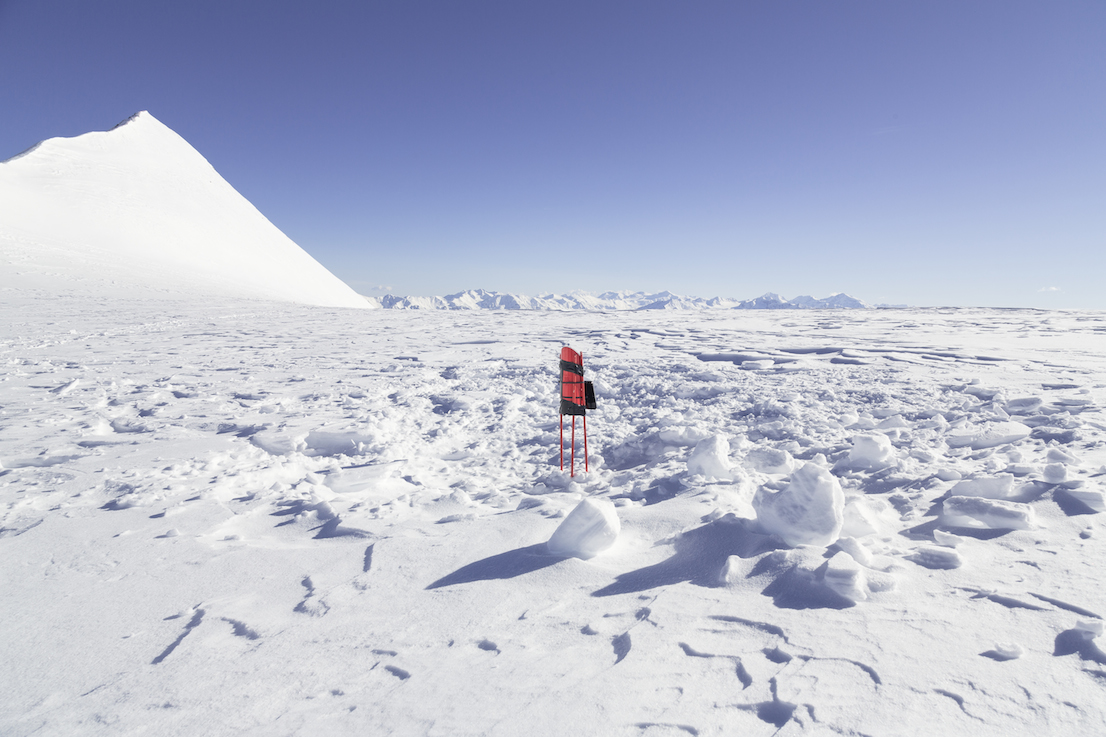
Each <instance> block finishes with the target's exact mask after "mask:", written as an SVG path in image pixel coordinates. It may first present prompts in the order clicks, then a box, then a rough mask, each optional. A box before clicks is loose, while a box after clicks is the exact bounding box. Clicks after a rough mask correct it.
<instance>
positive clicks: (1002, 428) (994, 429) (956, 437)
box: [945, 421, 1032, 450]
mask: <svg viewBox="0 0 1106 737" xmlns="http://www.w3.org/2000/svg"><path fill="white" fill-rule="evenodd" d="M1030 432H1032V430H1030V428H1029V426H1028V425H1023V424H1022V423H1020V422H1012V421H1011V422H989V423H987V424H986V425H983V426H981V427H968V428H958V429H956V430H953V431H952V432H950V433H949V434H948V435H946V436H945V442H946V443H948V444H949V447H950V448H963V447H965V446H968V447H971V449H972V450H983V449H984V448H994V447H996V446H999V445H1006V444H1007V443H1016V442H1018V441H1019V440H1024V439H1025V438H1028V437H1029V433H1030Z"/></svg>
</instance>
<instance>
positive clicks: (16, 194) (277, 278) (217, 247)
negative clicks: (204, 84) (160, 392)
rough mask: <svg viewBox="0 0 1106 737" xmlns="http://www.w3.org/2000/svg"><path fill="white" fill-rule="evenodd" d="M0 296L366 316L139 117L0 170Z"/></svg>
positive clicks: (153, 123) (51, 143) (155, 125)
mask: <svg viewBox="0 0 1106 737" xmlns="http://www.w3.org/2000/svg"><path fill="white" fill-rule="evenodd" d="M0 260H2V261H3V262H4V263H5V265H4V268H3V270H2V271H0V288H2V289H16V290H22V291H26V290H30V291H33V292H35V293H40V294H44V295H52V294H66V293H68V294H93V295H103V294H112V295H117V296H118V295H122V296H135V295H142V296H151V295H160V296H170V297H184V296H187V297H194V296H197V295H219V296H232V297H246V298H253V299H267V300H277V301H282V302H299V303H303V304H313V305H323V306H331V307H360V308H364V307H367V306H370V305H369V304H368V303H367V302H366V300H365V299H364V298H363V297H361V296H359V295H358V294H357V293H356V292H354V291H353V290H352V289H350V288H349V287H348V286H346V284H344V283H343V282H342V281H340V280H339V279H338V278H337V277H335V276H334V275H333V274H331V273H330V272H329V271H327V270H326V268H324V267H323V266H322V265H321V264H319V262H317V261H316V260H315V259H313V258H312V257H311V256H309V255H308V254H307V253H306V252H305V251H304V250H303V249H302V248H300V247H299V246H298V245H296V244H295V243H294V242H292V240H291V239H289V238H288V237H287V236H286V235H284V233H282V232H281V231H280V230H279V229H277V227H276V226H274V225H273V224H272V223H270V222H269V221H268V220H267V219H266V218H265V216H264V215H262V214H261V213H260V212H259V211H258V210H257V209H256V208H255V207H254V206H253V205H251V204H250V202H249V201H248V200H246V198H244V197H243V196H242V195H240V194H239V193H238V192H237V191H235V189H234V188H233V187H231V186H230V184H228V183H227V182H226V180H224V179H223V178H222V177H221V176H219V173H218V172H216V171H215V169H214V168H212V166H211V164H209V163H208V162H207V160H206V159H204V157H203V156H201V155H200V154H199V152H197V151H196V150H195V149H194V148H192V146H190V145H189V144H188V142H186V141H185V140H184V139H183V138H181V137H180V136H179V135H177V134H176V133H174V132H173V131H172V130H170V129H169V128H167V127H166V126H165V125H163V124H162V123H160V122H158V121H157V120H156V119H155V118H154V116H152V115H150V114H149V113H147V112H140V113H137V114H136V115H134V116H133V117H131V118H129V119H128V120H126V121H124V122H123V123H121V124H119V125H118V126H116V127H115V128H114V129H112V130H110V131H107V132H96V133H86V134H84V135H81V136H77V137H75V138H51V139H49V140H46V141H43V142H42V143H39V144H38V145H36V146H34V147H32V148H31V149H28V150H27V151H25V152H23V153H22V154H19V155H18V156H15V157H13V158H11V159H8V160H7V161H4V162H3V163H0Z"/></svg>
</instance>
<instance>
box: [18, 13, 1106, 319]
mask: <svg viewBox="0 0 1106 737" xmlns="http://www.w3.org/2000/svg"><path fill="white" fill-rule="evenodd" d="M1104 38H1106V3H1103V2H1101V1H1097V0H1096V1H1093V2H1092V1H1087V0H1084V1H1080V0H1075V1H1073V2H1064V3H1058V4H1046V3H1041V2H1024V1H1021V0H1015V1H1013V2H1009V1H1002V2H998V1H986V0H985V1H981V2H971V3H964V2H947V1H944V0H936V1H934V2H925V3H887V2H875V1H871V2H860V1H844V2H832V3H831V2H793V1H789V0H784V1H783V2H779V1H775V0H773V1H771V2H686V3H684V2H675V1H669V2H656V1H653V0H635V1H634V2H598V3H597V2H573V1H567V2H566V1H559V2H556V3H538V2H525V1H522V2H520V1H519V0H511V1H504V2H487V1H483V0H480V1H476V0H474V1H472V2H464V1H460V0H457V1H452V2H444V1H442V2H420V1H418V0H414V1H408V2H399V1H398V0H397V1H396V2H328V1H327V0H322V1H320V2H315V3H310V4H307V3H301V2H295V3H293V2H283V1H282V0H270V1H266V2H254V1H252V0H242V1H239V2H226V1H225V0H222V1H220V2H212V1H210V0H191V1H190V2H188V3H160V2H148V0H100V1H98V2H96V3H89V2H80V1H78V0H71V1H69V2H61V1H58V0H0V106H2V110H3V114H2V115H0V158H7V157H8V156H11V155H14V154H16V153H18V152H20V151H22V150H23V149H25V148H27V147H28V146H30V145H32V144H34V143H35V142H37V141H39V140H41V139H43V138H48V137H52V136H73V135H78V134H80V133H84V132H87V131H90V130H104V129H106V128H110V127H111V126H113V125H114V124H115V123H117V122H119V121H121V120H123V119H125V118H126V117H128V116H129V115H131V114H132V113H134V112H136V111H137V110H149V111H150V112H151V113H153V115H154V116H155V117H157V118H158V119H159V120H161V121H162V122H163V123H165V124H166V125H168V126H169V127H171V128H173V129H174V130H175V131H177V132H178V133H180V134H181V135H182V136H184V138H185V139H187V140H188V141H189V142H190V143H191V144H192V145H193V146H195V147H196V148H197V149H198V150H199V151H200V152H201V153H202V154H203V155H204V156H206V157H207V159H208V160H209V161H210V162H211V163H212V164H213V165H214V166H215V168H216V169H218V170H219V172H220V173H221V174H222V175H223V176H224V177H225V178H226V179H227V180H228V181H229V182H230V183H231V184H232V185H233V186H234V187H235V188H237V189H238V190H239V191H240V192H241V193H242V194H243V195H245V196H246V197H247V198H248V199H250V200H251V201H252V202H253V203H254V204H255V205H256V206H257V207H258V208H259V209H260V210H261V211H262V212H263V213H265V215H266V216H268V217H269V219H270V220H272V221H273V222H274V223H275V224H276V225H277V226H278V227H280V228H281V229H282V230H284V232H286V233H287V234H288V235H289V236H290V237H291V238H292V239H293V240H295V241H296V242H298V243H299V244H300V245H301V246H303V247H304V248H305V249H306V250H307V251H308V252H310V253H311V254H312V255H314V256H315V257H316V258H317V259H319V260H320V261H321V262H322V263H323V264H324V265H325V266H327V267H328V268H329V269H330V270H331V271H333V272H334V273H335V274H336V275H338V276H339V277H341V278H342V279H344V280H345V281H346V282H348V283H349V284H350V285H351V286H353V287H354V288H356V289H357V290H358V291H361V292H362V293H366V294H379V293H381V292H382V291H383V290H384V289H390V290H391V291H392V292H393V293H396V294H416V295H430V294H445V293H449V292H456V291H460V290H463V289H470V288H484V289H489V290H498V291H509V292H521V293H525V294H539V293H543V292H551V291H554V292H564V291H569V290H572V289H585V290H591V291H602V290H607V289H626V290H646V291H655V290H661V289H669V290H672V291H674V292H678V293H683V294H692V295H698V296H704V297H710V296H716V295H721V296H732V297H742V298H746V297H753V296H756V295H758V294H761V293H763V292H766V291H774V292H779V293H781V294H783V295H784V296H786V297H794V296H797V295H799V294H813V295H814V296H819V297H820V296H825V295H827V294H829V293H831V292H837V291H845V292H849V293H850V294H853V295H854V296H857V297H860V298H862V299H865V300H867V301H869V302H876V303H879V302H883V303H909V304H913V305H919V306H922V305H958V306H971V305H985V306H996V307H1082V308H1094V309H1106V289H1104V288H1103V285H1104V284H1106V276H1104V275H1106V43H1104V42H1103V39H1104ZM568 254H571V256H568Z"/></svg>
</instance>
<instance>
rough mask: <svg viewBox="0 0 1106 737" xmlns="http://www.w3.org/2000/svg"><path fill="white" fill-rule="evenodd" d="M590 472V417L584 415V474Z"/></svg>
mask: <svg viewBox="0 0 1106 737" xmlns="http://www.w3.org/2000/svg"><path fill="white" fill-rule="evenodd" d="M587 472H588V416H587V415H584V473H587Z"/></svg>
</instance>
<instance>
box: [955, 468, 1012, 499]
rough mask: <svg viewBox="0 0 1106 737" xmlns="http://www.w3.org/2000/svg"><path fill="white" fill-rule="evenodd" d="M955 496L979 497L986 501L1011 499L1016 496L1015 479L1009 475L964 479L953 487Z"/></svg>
mask: <svg viewBox="0 0 1106 737" xmlns="http://www.w3.org/2000/svg"><path fill="white" fill-rule="evenodd" d="M951 493H952V495H953V496H979V497H983V498H985V499H1009V498H1010V497H1011V496H1013V494H1014V477H1013V475H1012V474H1009V473H1000V474H997V475H995V476H983V477H979V478H971V479H964V480H963V481H961V482H959V483H957V484H956V485H955V486H953V487H952V490H951Z"/></svg>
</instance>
